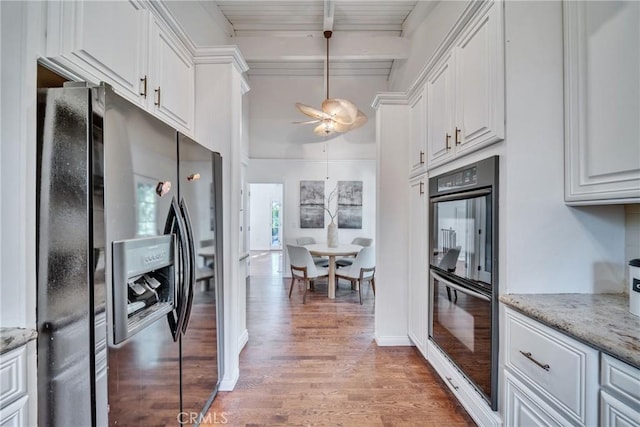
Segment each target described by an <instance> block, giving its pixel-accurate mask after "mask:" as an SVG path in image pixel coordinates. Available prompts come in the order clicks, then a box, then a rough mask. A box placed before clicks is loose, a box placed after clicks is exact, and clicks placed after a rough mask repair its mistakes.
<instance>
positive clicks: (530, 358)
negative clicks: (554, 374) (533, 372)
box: [520, 350, 551, 371]
mask: <svg viewBox="0 0 640 427" xmlns="http://www.w3.org/2000/svg"><path fill="white" fill-rule="evenodd" d="M520 354H522V355H523V356H524V357H526V358H527V359H529V360H531V361H532V362H533V363H535V364H536V365H538V366H540V367H541V368H542V369H544V370H545V371H548V370H549V369H550V368H551V366H549V365H548V364H544V365H543V364H542V363H540V362H538V361H537V360H536V359H534V358H533V356H531V352H530V351H527V352H526V353H525V352H524V351H522V350H520Z"/></svg>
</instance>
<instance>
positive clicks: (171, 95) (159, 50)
mask: <svg viewBox="0 0 640 427" xmlns="http://www.w3.org/2000/svg"><path fill="white" fill-rule="evenodd" d="M150 44H151V47H150V50H149V79H150V80H149V82H150V83H149V84H150V88H149V91H150V94H151V95H150V97H151V98H152V100H153V104H152V105H151V106H150V108H151V109H152V111H153V113H154V114H155V115H156V116H158V117H160V118H162V119H164V120H165V121H167V122H168V123H170V124H172V125H174V126H175V127H177V128H178V129H179V130H181V131H183V132H185V133H187V134H191V131H192V127H193V115H194V109H195V92H194V78H195V74H194V66H193V61H192V59H191V57H190V55H189V53H188V52H187V51H186V49H184V48H183V47H182V46H181V45H180V42H179V41H177V40H175V39H174V38H173V36H172V35H171V33H170V32H169V30H168V29H167V28H165V26H164V25H163V24H162V23H161V22H159V21H158V20H157V18H156V17H155V16H151V33H150Z"/></svg>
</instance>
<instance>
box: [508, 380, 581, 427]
mask: <svg viewBox="0 0 640 427" xmlns="http://www.w3.org/2000/svg"><path fill="white" fill-rule="evenodd" d="M504 375H505V382H504V383H505V389H504V394H505V399H506V401H505V408H506V411H505V414H504V424H505V425H506V426H522V427H525V426H526V427H534V426H536V427H537V426H540V427H542V426H545V427H551V426H566V425H571V422H570V421H569V420H568V419H566V418H564V417H563V416H562V415H561V414H560V413H559V412H558V411H556V410H555V409H553V407H551V406H550V405H548V404H547V403H546V402H545V401H544V400H542V399H541V398H539V397H538V396H537V395H536V394H535V393H533V392H532V391H531V390H530V389H529V388H528V387H527V386H526V385H525V384H524V383H523V382H522V381H520V380H518V378H517V377H516V376H515V375H513V374H511V373H510V372H509V371H505V374H504Z"/></svg>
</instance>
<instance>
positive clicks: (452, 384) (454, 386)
mask: <svg viewBox="0 0 640 427" xmlns="http://www.w3.org/2000/svg"><path fill="white" fill-rule="evenodd" d="M445 378H446V379H447V381H449V384H451V387H453V389H454V390H457V389H459V388H460V387H458V386H457V385H455V384H454V383H453V380H452V379H451V377H445Z"/></svg>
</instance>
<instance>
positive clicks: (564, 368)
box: [501, 306, 640, 427]
mask: <svg viewBox="0 0 640 427" xmlns="http://www.w3.org/2000/svg"><path fill="white" fill-rule="evenodd" d="M501 310H502V312H501V313H502V314H503V319H504V334H503V335H502V336H503V340H504V341H503V346H502V351H503V353H504V367H505V369H504V378H503V382H502V384H503V387H504V388H503V396H504V406H503V407H504V422H505V426H514V427H520V426H527V427H528V426H569V425H571V426H587V427H591V426H599V427H605V426H606V427H613V426H616V427H640V370H639V369H637V368H635V367H633V366H631V365H628V364H627V363H624V362H621V361H620V360H618V359H615V358H614V357H611V356H609V355H608V354H604V353H601V352H599V351H598V350H597V349H595V348H593V347H590V346H588V345H585V344H583V343H581V342H578V341H576V340H575V339H573V338H571V337H570V336H568V335H566V334H564V333H561V332H558V331H556V330H554V329H551V328H549V327H548V326H545V325H543V324H541V323H540V322H538V321H536V320H533V319H531V318H529V317H527V316H525V315H523V314H520V313H518V312H516V311H514V310H512V309H510V308H508V307H505V306H501Z"/></svg>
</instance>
